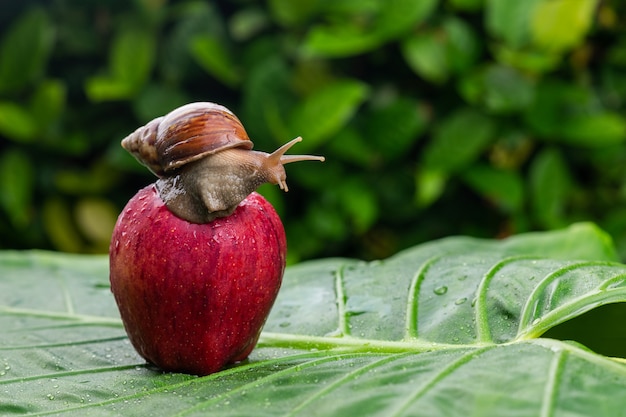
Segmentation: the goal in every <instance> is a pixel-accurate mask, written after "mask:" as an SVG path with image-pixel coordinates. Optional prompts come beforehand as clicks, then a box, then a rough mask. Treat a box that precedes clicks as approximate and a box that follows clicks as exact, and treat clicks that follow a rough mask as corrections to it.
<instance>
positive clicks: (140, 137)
mask: <svg viewBox="0 0 626 417" xmlns="http://www.w3.org/2000/svg"><path fill="white" fill-rule="evenodd" d="M252 146H253V144H252V141H251V140H250V138H249V137H248V134H247V133H246V130H245V129H244V127H243V124H242V123H241V121H239V119H238V118H237V116H235V115H234V114H233V113H232V112H231V111H230V110H228V109H227V108H226V107H224V106H220V105H219V104H215V103H210V102H197V103H190V104H187V105H184V106H182V107H179V108H177V109H175V110H173V111H172V112H170V113H168V114H167V115H165V116H162V117H158V118H156V119H154V120H152V121H150V122H149V123H148V124H146V125H145V126H142V127H140V128H139V129H137V130H135V131H134V132H133V133H131V134H130V135H128V136H127V137H126V138H124V139H123V140H122V147H123V148H124V149H126V150H127V151H128V152H130V153H131V154H132V155H133V156H134V157H135V158H137V160H138V161H139V162H141V163H142V164H144V165H145V166H147V167H148V168H149V169H150V170H151V171H152V172H154V173H155V174H156V175H157V176H159V177H162V176H164V175H165V174H167V173H169V172H171V171H174V170H175V169H176V168H179V167H181V166H182V165H184V164H187V163H189V162H192V161H196V160H198V159H201V158H204V157H205V156H207V155H211V154H214V153H216V152H219V151H222V150H225V149H230V148H243V149H252Z"/></svg>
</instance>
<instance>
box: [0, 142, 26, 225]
mask: <svg viewBox="0 0 626 417" xmlns="http://www.w3.org/2000/svg"><path fill="white" fill-rule="evenodd" d="M34 182H35V168H34V167H33V164H32V162H31V160H30V158H29V157H28V155H26V154H25V153H23V152H21V151H18V150H8V151H6V152H4V153H3V154H1V155H0V190H2V193H0V206H1V207H2V208H3V209H4V210H3V211H4V212H5V213H6V215H7V216H8V218H9V219H10V220H11V222H12V223H13V224H14V225H15V226H17V227H25V226H26V225H27V224H28V222H29V220H30V218H31V215H32V213H31V209H32V208H31V203H32V197H33V192H34Z"/></svg>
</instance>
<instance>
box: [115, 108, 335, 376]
mask: <svg viewBox="0 0 626 417" xmlns="http://www.w3.org/2000/svg"><path fill="white" fill-rule="evenodd" d="M301 140H302V138H300V137H298V138H295V139H293V140H291V141H290V142H288V143H286V144H285V145H283V146H281V147H280V148H279V149H277V150H276V151H274V152H273V153H271V154H268V153H265V152H260V151H255V150H252V148H253V144H252V141H251V140H250V138H249V137H248V134H247V133H246V131H245V129H244V127H243V125H242V124H241V122H240V121H239V119H238V118H237V116H235V115H234V114H233V113H232V112H231V111H230V110H228V109H227V108H226V107H224V106H221V105H219V104H215V103H208V102H199V103H191V104H187V105H185V106H182V107H179V108H177V109H175V110H173V111H172V112H170V113H168V114H166V115H165V116H162V117H158V118H156V119H154V120H152V121H151V122H149V123H147V124H146V125H145V126H143V127H140V128H138V129H137V130H135V131H134V132H133V133H131V134H130V135H129V136H127V137H126V138H124V139H123V140H122V146H123V147H124V149H126V150H127V151H128V152H130V153H131V154H132V155H133V156H135V158H137V160H138V161H139V162H141V163H142V164H144V165H145V166H146V167H147V168H148V169H149V170H150V171H152V172H153V173H154V174H155V175H156V176H157V177H158V179H157V180H156V182H155V183H154V184H152V185H149V186H147V187H145V188H143V189H142V190H139V192H138V193H137V194H136V195H135V196H134V197H133V198H131V199H130V201H129V202H128V204H127V205H126V207H125V208H124V210H123V211H122V213H121V214H120V216H119V218H118V220H117V223H116V225H115V228H114V231H113V236H112V239H111V247H110V248H109V261H110V280H111V291H112V292H113V295H114V297H115V301H116V303H117V305H118V308H119V310H120V315H121V317H122V321H123V323H124V327H125V329H126V332H127V333H128V336H129V339H130V341H131V343H132V344H133V346H134V347H135V349H136V350H137V352H139V354H140V355H142V356H143V357H144V358H145V359H146V360H147V361H148V362H150V363H153V364H155V365H156V366H158V367H160V368H161V369H163V370H166V371H173V372H185V373H190V374H196V375H206V374H209V373H212V372H217V371H219V370H221V369H223V368H224V367H225V366H226V365H228V364H230V363H234V362H238V361H241V360H243V359H245V358H246V357H247V356H248V355H249V353H250V352H251V351H252V349H253V348H254V346H255V345H256V342H257V340H258V338H259V334H260V332H261V329H262V327H263V324H264V323H265V320H266V319H267V316H268V314H269V311H270V309H271V307H272V305H273V303H274V300H275V299H276V295H277V294H278V290H279V288H280V284H281V281H282V276H283V272H284V269H285V259H286V252H287V246H286V239H285V231H284V228H283V225H282V223H281V221H280V218H279V217H278V215H277V214H276V211H275V210H274V208H273V207H272V206H271V205H270V203H269V202H268V201H267V200H265V199H264V198H263V197H262V196H261V195H259V194H258V193H256V192H255V190H256V189H257V188H258V187H259V186H260V185H261V184H264V183H266V182H269V183H272V184H277V185H278V186H279V187H280V188H281V189H283V190H284V191H287V190H288V188H287V182H286V178H287V176H286V173H285V168H284V166H283V165H285V164H287V163H291V162H297V161H323V160H324V158H323V157H321V156H311V155H285V153H286V152H287V151H288V150H289V149H290V148H291V147H292V146H294V145H295V144H296V143H298V142H300V141H301ZM243 241H245V242H251V243H250V244H249V245H248V246H247V247H246V248H242V247H241V245H239V242H243ZM114 242H118V244H115V243H114Z"/></svg>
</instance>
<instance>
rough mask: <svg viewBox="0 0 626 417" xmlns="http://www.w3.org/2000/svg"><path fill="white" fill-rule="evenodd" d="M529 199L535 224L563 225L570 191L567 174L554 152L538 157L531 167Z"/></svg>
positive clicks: (566, 169) (544, 225)
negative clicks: (536, 222) (535, 220)
mask: <svg viewBox="0 0 626 417" xmlns="http://www.w3.org/2000/svg"><path fill="white" fill-rule="evenodd" d="M529 175H530V178H529V185H530V197H531V202H532V209H533V212H534V215H535V217H536V219H537V221H538V222H539V223H540V224H541V225H542V226H543V227H547V228H557V227H560V226H563V224H565V223H566V221H567V220H566V219H564V218H563V216H564V214H565V209H566V207H567V203H568V197H569V193H570V189H571V179H570V174H569V170H568V168H567V165H566V162H565V160H564V158H563V156H562V154H561V153H560V152H559V151H558V150H557V149H553V148H548V149H545V150H543V151H542V152H541V153H539V154H538V155H537V156H536V157H535V159H534V160H533V162H532V164H531V167H530V174H529Z"/></svg>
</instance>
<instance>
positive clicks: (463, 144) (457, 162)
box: [422, 109, 496, 172]
mask: <svg viewBox="0 0 626 417" xmlns="http://www.w3.org/2000/svg"><path fill="white" fill-rule="evenodd" d="M495 128H496V126H495V123H494V122H493V121H492V120H491V119H490V118H489V117H487V116H484V115H482V114H480V113H478V112H476V111H474V110H471V109H461V110H458V111H457V112H455V113H454V114H452V115H451V116H448V117H447V118H446V119H444V120H442V121H441V122H440V125H439V127H438V129H437V130H436V131H435V134H434V136H433V138H432V139H431V141H430V142H429V143H428V145H427V146H426V149H425V150H424V153H423V157H422V158H423V159H422V161H423V164H424V165H425V166H426V167H427V168H429V169H430V170H441V171H443V172H454V171H457V170H459V169H461V168H463V167H464V166H466V165H467V164H470V163H472V162H473V161H474V160H475V159H476V158H477V157H478V156H479V155H480V154H481V153H482V152H483V151H484V150H485V149H486V148H487V146H489V143H490V142H491V141H492V140H493V138H494V134H495Z"/></svg>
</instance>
